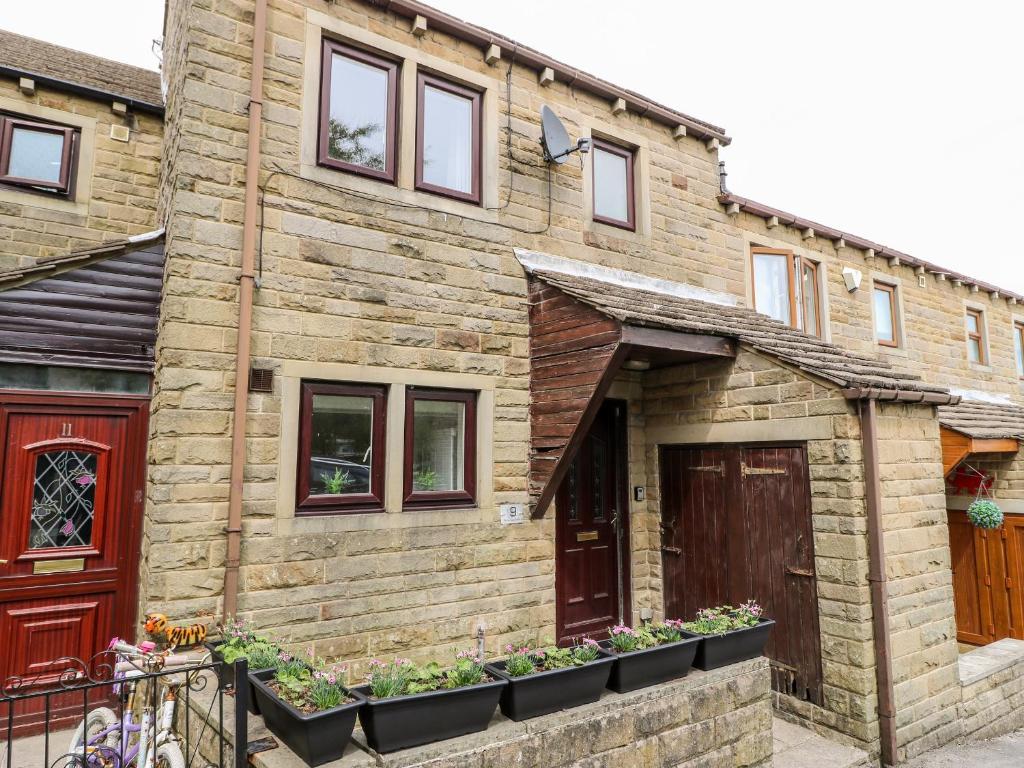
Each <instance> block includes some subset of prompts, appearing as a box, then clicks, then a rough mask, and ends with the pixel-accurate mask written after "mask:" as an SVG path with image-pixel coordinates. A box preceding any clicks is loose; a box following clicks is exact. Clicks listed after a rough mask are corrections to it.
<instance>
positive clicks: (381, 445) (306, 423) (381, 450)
mask: <svg viewBox="0 0 1024 768" xmlns="http://www.w3.org/2000/svg"><path fill="white" fill-rule="evenodd" d="M387 394H388V393H387V387H386V386H383V385H375V384H349V383H333V382H323V381H303V382H302V392H301V397H300V403H299V450H298V470H297V474H296V478H295V481H296V482H295V514H296V516H297V517H304V516H312V515H337V514H352V513H361V512H383V511H384V490H385V488H384V482H385V467H386V464H385V459H386V447H387V446H386V440H387V425H386V420H387ZM313 395H349V396H355V397H370V398H372V399H373V411H372V413H373V428H372V431H371V434H370V441H371V442H370V445H371V454H370V493H358V494H356V493H352V494H339V495H333V496H332V495H318V496H311V495H310V493H309V461H310V457H311V451H312V442H311V432H312V419H313ZM374 489H376V490H374Z"/></svg>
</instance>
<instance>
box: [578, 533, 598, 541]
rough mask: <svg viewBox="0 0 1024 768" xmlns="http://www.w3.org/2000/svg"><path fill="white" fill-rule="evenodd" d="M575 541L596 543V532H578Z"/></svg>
mask: <svg viewBox="0 0 1024 768" xmlns="http://www.w3.org/2000/svg"><path fill="white" fill-rule="evenodd" d="M576 541H597V531H580V532H579V533H577V534H576Z"/></svg>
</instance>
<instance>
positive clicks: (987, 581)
mask: <svg viewBox="0 0 1024 768" xmlns="http://www.w3.org/2000/svg"><path fill="white" fill-rule="evenodd" d="M985 586H986V587H991V586H992V577H991V576H988V575H986V576H985Z"/></svg>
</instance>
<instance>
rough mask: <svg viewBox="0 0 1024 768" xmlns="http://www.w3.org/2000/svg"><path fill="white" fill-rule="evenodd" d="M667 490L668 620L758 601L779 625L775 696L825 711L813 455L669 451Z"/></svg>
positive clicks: (771, 649) (664, 458)
mask: <svg viewBox="0 0 1024 768" xmlns="http://www.w3.org/2000/svg"><path fill="white" fill-rule="evenodd" d="M661 482H662V532H663V535H662V543H663V546H662V563H663V575H664V589H665V612H666V615H668V616H675V617H681V618H686V619H689V618H692V617H693V616H694V614H695V613H696V612H697V610H699V609H700V608H703V607H706V606H714V605H721V604H723V603H724V604H731V605H737V604H739V603H742V602H744V601H745V600H748V599H751V598H753V599H755V600H757V601H758V602H760V603H761V604H762V605H763V606H764V609H765V614H766V615H767V616H769V617H770V618H773V619H775V620H776V622H777V624H776V627H775V631H774V632H773V633H772V637H771V640H770V641H769V643H768V647H767V649H766V653H767V655H768V657H769V658H770V659H771V662H772V670H773V674H772V682H773V687H774V688H775V690H777V691H780V692H782V693H786V694H788V695H792V696H796V697H798V698H801V699H808V700H810V701H813V702H815V703H817V704H820V703H821V701H822V689H821V641H820V635H819V631H818V603H817V587H816V581H815V575H814V545H813V538H812V529H811V508H810V483H809V479H808V473H807V450H806V447H805V446H803V445H781V446H780V445H771V446H758V445H748V446H736V445H711V446H698V447H691V446H670V447H665V448H663V449H662V452H661Z"/></svg>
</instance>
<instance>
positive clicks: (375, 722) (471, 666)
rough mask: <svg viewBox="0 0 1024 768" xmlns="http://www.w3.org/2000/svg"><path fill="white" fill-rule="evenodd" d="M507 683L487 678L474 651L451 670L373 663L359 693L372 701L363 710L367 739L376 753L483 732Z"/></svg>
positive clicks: (361, 716)
mask: <svg viewBox="0 0 1024 768" xmlns="http://www.w3.org/2000/svg"><path fill="white" fill-rule="evenodd" d="M505 684H506V683H505V681H504V680H495V679H493V678H492V677H491V676H490V675H488V674H487V672H486V671H485V670H484V663H483V659H481V658H480V657H479V656H477V655H476V653H474V652H473V651H459V652H458V653H456V654H455V663H454V664H453V665H451V666H450V667H448V668H443V667H442V666H441V665H440V664H439V663H437V662H436V661H432V662H430V663H428V664H424V665H422V666H420V665H417V664H414V663H413V662H412V661H410V660H409V659H403V658H396V659H394V660H392V661H389V662H384V661H380V660H378V659H373V660H372V661H370V673H369V675H367V680H366V685H365V686H363V687H362V688H359V689H357V690H358V692H360V693H365V695H366V699H367V701H366V706H365V707H364V708H363V709H362V710H360V712H359V719H360V721H361V722H362V724H363V732H364V733H365V734H366V741H367V743H368V744H369V745H370V747H372V748H373V749H374V750H376V751H377V752H393V751H395V750H396V749H405V748H406V747H412V746H416V745H419V744H427V743H430V742H432V741H440V740H441V739H449V738H452V737H453V736H460V735H462V734H464V733H474V732H476V731H482V730H483V729H484V728H486V727H487V723H488V722H490V719H491V716H492V715H493V714H494V710H495V708H496V707H497V706H498V697H499V696H500V695H501V689H502V688H503V687H504V686H505Z"/></svg>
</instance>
